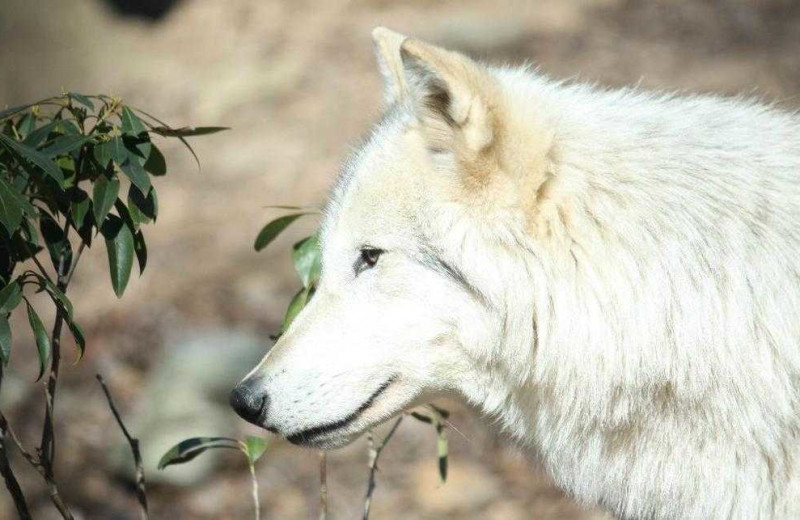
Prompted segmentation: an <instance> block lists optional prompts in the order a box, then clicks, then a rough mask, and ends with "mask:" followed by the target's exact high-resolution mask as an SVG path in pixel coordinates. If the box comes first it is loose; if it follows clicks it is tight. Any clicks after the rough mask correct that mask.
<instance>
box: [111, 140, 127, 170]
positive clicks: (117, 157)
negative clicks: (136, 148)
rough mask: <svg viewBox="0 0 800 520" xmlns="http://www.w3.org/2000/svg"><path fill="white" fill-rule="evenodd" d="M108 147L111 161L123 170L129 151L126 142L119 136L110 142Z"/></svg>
mask: <svg viewBox="0 0 800 520" xmlns="http://www.w3.org/2000/svg"><path fill="white" fill-rule="evenodd" d="M108 146H109V153H110V154H111V159H113V160H114V162H115V163H116V164H117V166H119V167H120V168H121V167H122V163H124V162H125V161H127V160H128V150H127V148H125V141H123V140H122V137H120V136H118V135H117V136H114V137H112V138H111V140H110V141H108Z"/></svg>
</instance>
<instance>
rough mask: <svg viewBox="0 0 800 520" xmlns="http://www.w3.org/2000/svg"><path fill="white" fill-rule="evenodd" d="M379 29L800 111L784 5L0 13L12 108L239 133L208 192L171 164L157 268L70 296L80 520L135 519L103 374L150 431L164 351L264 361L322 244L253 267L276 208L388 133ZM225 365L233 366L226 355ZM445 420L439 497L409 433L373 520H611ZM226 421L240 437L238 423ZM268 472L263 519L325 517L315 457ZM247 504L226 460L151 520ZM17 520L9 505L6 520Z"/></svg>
mask: <svg viewBox="0 0 800 520" xmlns="http://www.w3.org/2000/svg"><path fill="white" fill-rule="evenodd" d="M379 24H380V25H387V26H390V27H392V28H394V29H396V30H399V31H401V32H406V33H409V34H413V35H416V36H418V37H421V38H425V39H429V40H431V41H434V42H437V43H440V44H443V45H446V46H450V47H453V48H456V49H460V50H463V51H466V52H469V53H471V54H473V55H475V56H478V57H481V58H485V59H487V60H489V61H492V62H512V63H522V62H524V61H530V62H532V63H535V64H537V65H540V66H541V68H542V70H544V71H546V72H547V73H550V74H552V75H554V76H557V77H564V78H567V77H579V78H581V79H583V80H587V81H596V82H599V83H601V84H605V85H610V86H617V85H625V84H632V83H637V84H639V85H641V86H643V87H645V88H656V89H668V90H691V91H718V92H722V93H728V94H734V93H747V94H754V95H758V96H763V97H765V98H768V99H775V100H778V101H780V102H781V103H783V104H784V105H785V106H788V107H797V106H798V105H800V99H799V98H798V97H797V94H798V92H800V52H798V49H800V3H798V2H795V1H792V0H761V1H758V2H757V1H755V0H753V1H745V0H730V1H721V0H717V1H703V2H700V1H696V2H689V1H668V0H657V1H656V0H653V1H632V0H630V1H623V0H574V1H559V0H541V1H539V2H524V1H522V0H520V1H495V2H481V1H478V0H462V1H458V2H440V1H434V0H409V1H402V2H401V1H395V2H392V1H387V0H353V1H337V0H334V1H326V2H311V1H303V0H300V1H293V2H280V1H277V0H266V1H257V0H231V1H228V2H219V1H213V0H184V1H182V2H179V3H178V4H177V6H176V7H175V9H173V10H171V11H170V12H169V13H168V14H167V15H166V17H164V18H163V19H161V20H159V21H157V22H147V21H143V20H138V19H132V18H130V17H123V16H121V15H119V14H117V13H115V12H113V11H111V10H110V9H109V8H108V7H106V5H105V4H104V3H102V2H100V1H99V0H95V1H92V0H70V1H63V2H46V3H45V2H30V1H25V0H5V2H4V3H3V6H2V8H0V49H2V50H0V68H1V69H2V70H3V71H4V72H5V74H3V76H2V77H1V78H0V105H5V104H8V105H15V104H18V103H22V102H25V101H30V100H33V99H38V98H40V97H45V96H47V95H50V94H53V93H59V92H60V91H62V89H64V90H71V91H78V92H89V93H93V92H103V93H109V94H116V95H119V96H121V97H122V98H123V99H125V100H126V101H128V102H130V103H131V104H134V105H137V106H141V107H145V108H146V109H148V111H150V112H152V113H155V114H158V115H160V116H162V117H163V118H164V119H166V120H167V121H169V122H171V123H172V124H173V125H177V126H181V125H226V126H230V127H232V128H233V129H232V130H231V131H229V132H226V133H224V134H219V135H217V136H213V137H207V138H198V139H196V140H194V141H193V142H192V143H193V145H194V146H195V149H196V151H197V153H198V155H199V156H200V158H201V160H202V163H203V169H202V172H200V173H198V172H197V170H196V168H195V167H194V165H193V162H192V159H191V157H190V156H189V155H188V154H187V153H185V151H183V150H182V149H180V147H178V146H176V145H174V144H171V143H165V151H166V153H167V157H168V161H169V163H170V166H171V172H172V173H171V174H170V175H169V176H168V177H167V178H164V179H161V180H159V181H158V183H157V187H158V190H159V194H160V195H159V198H160V200H161V207H162V211H161V215H160V218H159V221H158V224H157V225H156V226H155V227H153V228H152V229H148V230H147V231H146V232H147V237H148V241H149V249H150V264H149V266H148V270H147V272H146V273H145V275H144V276H143V277H142V278H141V279H137V280H134V281H132V283H131V286H130V288H129V289H128V292H127V294H126V295H125V297H124V299H122V300H119V301H118V300H117V299H116V298H115V297H114V295H113V292H112V291H111V288H110V284H109V283H108V281H107V275H106V273H105V272H104V270H105V262H106V260H105V253H104V251H103V249H102V248H95V249H94V250H92V251H90V253H89V254H88V255H86V261H85V265H82V267H81V268H80V269H79V271H78V274H77V276H76V282H75V290H74V294H73V301H76V302H77V308H78V313H79V314H78V316H79V318H80V320H82V322H83V323H84V324H85V327H86V332H87V335H88V337H89V338H90V339H89V352H88V355H87V357H86V359H84V361H83V362H82V363H80V364H79V365H76V366H70V365H69V364H67V365H66V366H65V368H64V380H63V385H62V391H61V393H60V395H59V403H58V405H59V410H60V414H59V418H58V427H59V432H60V435H59V438H60V444H59V452H58V455H59V464H58V474H59V476H60V477H61V479H62V481H63V488H64V493H65V495H66V497H67V499H68V500H69V501H70V503H72V504H74V507H75V509H76V511H78V512H79V514H80V516H81V517H82V518H103V519H133V518H136V509H135V502H134V500H133V498H132V494H131V492H130V487H129V483H128V482H127V481H126V480H125V479H124V478H121V477H117V476H112V475H115V474H116V473H115V471H114V470H113V467H114V466H113V465H112V463H111V462H110V459H112V458H113V457H111V456H110V454H111V453H112V452H115V450H117V449H118V448H119V447H120V446H121V445H122V444H123V440H122V438H121V436H120V435H119V432H118V431H117V430H116V429H115V428H116V427H115V425H114V423H113V422H112V419H111V417H110V415H109V413H108V410H107V409H106V408H105V405H104V402H103V399H102V395H101V394H100V393H99V390H98V388H97V387H96V384H95V383H94V381H93V375H94V373H95V372H97V371H101V372H103V373H104V374H105V376H106V378H107V379H108V380H109V382H110V383H111V386H112V390H113V391H114V392H115V394H116V395H117V399H118V401H119V404H120V407H121V408H122V410H123V413H126V414H133V413H138V414H140V415H141V414H145V415H146V414H147V410H141V408H142V405H141V403H142V399H143V397H142V394H143V390H142V389H143V387H144V385H145V384H146V381H147V380H148V375H149V374H150V373H151V372H152V370H153V369H154V368H155V367H157V366H158V364H159V363H160V362H161V361H159V360H161V359H163V358H164V357H165V356H168V355H169V349H170V346H171V344H172V343H171V341H172V340H171V339H170V338H173V337H175V336H176V335H180V334H184V333H189V332H191V331H195V330H198V329H199V330H203V329H207V328H225V329H230V330H237V331H249V332H252V333H255V334H257V335H259V336H260V337H263V338H264V339H263V341H264V344H265V345H266V344H267V341H268V340H267V335H268V333H269V332H272V331H274V330H275V329H276V327H277V324H278V323H279V322H280V318H281V315H282V311H283V309H284V308H285V306H286V304H287V302H288V299H289V298H290V295H291V293H292V292H293V290H294V288H295V285H296V282H295V279H294V276H293V273H292V268H291V263H290V259H289V256H288V255H287V254H286V248H287V246H288V245H289V244H291V243H292V241H293V240H296V239H297V238H299V237H301V236H303V233H306V232H308V231H309V230H311V229H313V227H314V222H313V219H309V220H308V221H307V222H304V223H302V224H300V225H298V226H297V229H294V230H293V231H292V232H291V233H289V234H287V236H286V237H283V238H281V239H279V241H278V242H277V243H276V244H275V245H274V247H271V248H270V249H269V250H268V251H266V252H265V253H262V254H255V253H254V252H253V251H252V247H251V244H252V240H253V238H254V237H255V235H256V233H257V232H258V230H259V228H260V226H261V225H263V223H265V222H266V221H267V220H268V219H270V218H271V217H272V216H274V211H272V210H268V209H265V206H266V205H269V204H299V205H309V206H318V205H319V204H320V203H321V201H322V200H323V199H324V196H325V193H326V190H327V188H328V186H329V185H330V183H331V180H332V178H333V175H334V174H335V172H336V170H337V167H338V164H339V162H340V161H341V160H342V158H343V156H344V155H345V154H346V152H347V149H348V145H349V144H352V143H354V142H356V141H357V140H358V138H359V135H360V134H362V133H363V132H364V131H365V130H366V129H367V128H368V126H369V123H370V121H371V120H373V119H374V118H375V117H376V116H377V115H378V111H379V98H380V82H379V77H378V74H377V72H376V70H375V67H374V64H373V60H372V50H371V45H370V39H369V32H370V29H371V28H372V27H373V26H375V25H379ZM32 350H33V349H32V346H31V340H30V338H25V337H22V338H21V339H20V340H18V344H17V345H15V353H16V354H15V359H14V362H13V363H12V374H11V375H10V376H9V377H8V378H7V379H9V380H10V381H11V382H10V383H7V387H4V395H3V396H2V403H3V406H4V410H6V411H7V412H9V414H10V415H11V418H12V422H13V423H14V424H15V425H17V430H18V431H19V433H20V434H21V435H22V436H23V437H24V438H25V439H28V440H29V442H30V444H32V439H33V438H34V437H35V434H36V428H38V426H37V425H38V424H39V421H40V420H41V415H42V409H41V403H40V401H41V399H40V398H41V388H40V385H36V384H33V383H32V380H33V377H34V376H35V374H34V366H33V363H32V354H31V352H32ZM217 355H218V356H220V357H223V356H225V355H226V352H225V348H224V346H221V348H220V350H219V353H218V354H217ZM212 361H213V360H212ZM238 375H240V374H233V375H231V376H230V377H232V378H233V379H235V378H236V377H238ZM164 398H165V399H168V398H169V396H164ZM137 407H138V412H137V411H136V410H137ZM450 407H451V408H453V409H454V410H455V413H454V415H453V418H452V422H453V424H454V425H455V426H456V427H457V428H458V430H459V431H460V432H461V434H458V433H455V432H451V434H450V438H451V457H450V458H451V471H450V479H449V482H448V483H447V484H446V485H444V486H441V485H439V484H438V482H437V474H436V461H435V444H434V440H433V437H432V433H431V431H429V430H430V429H429V428H428V427H426V426H425V425H422V424H413V425H412V424H407V425H404V426H403V428H402V429H401V430H400V432H399V434H398V436H397V437H396V438H395V440H393V442H392V444H391V445H390V446H389V448H387V450H386V452H385V455H384V456H385V458H384V459H383V460H382V464H381V467H382V471H381V473H380V477H379V478H380V480H379V488H378V490H377V494H376V498H375V503H374V507H373V518H380V519H404V520H410V519H429V518H460V519H476V520H477V519H503V520H508V519H528V518H533V519H542V520H544V519H590V518H597V519H599V518H605V516H604V514H603V513H602V512H599V511H598V510H594V509H584V508H581V507H579V506H577V505H575V504H574V503H573V502H572V501H571V500H570V499H569V498H567V497H564V496H563V495H562V494H561V493H560V492H559V491H557V490H556V489H555V488H554V487H553V486H552V484H551V483H550V481H549V480H548V478H547V477H546V476H544V475H543V474H542V473H541V471H539V470H538V469H537V468H536V465H535V462H533V461H529V460H526V459H525V458H524V457H523V456H522V455H520V454H519V453H517V452H516V451H515V450H514V448H512V447H510V446H508V445H507V444H506V443H504V442H502V439H500V438H499V436H498V435H497V434H496V433H493V431H492V430H491V429H489V428H488V427H487V426H486V425H485V423H484V422H482V421H480V420H479V418H478V417H477V416H476V415H475V414H473V413H471V412H470V411H469V410H466V409H464V408H462V407H460V406H459V405H457V404H455V403H450ZM229 421H230V422H231V424H236V428H238V429H241V430H242V431H244V430H245V429H246V428H245V427H244V426H243V425H241V424H239V423H240V422H237V421H236V420H235V419H234V416H233V414H232V413H231V414H230V419H229ZM407 422H409V423H411V422H413V421H407ZM250 432H251V433H252V430H250ZM197 433H198V434H213V433H215V432H208V431H205V432H197ZM123 447H124V446H123ZM329 460H330V462H329V465H330V472H329V473H330V474H329V482H330V496H331V518H356V517H359V514H360V513H359V512H360V508H361V507H362V505H361V499H362V495H363V492H364V489H365V486H366V462H367V459H366V453H365V444H364V441H360V442H359V443H356V445H354V446H351V447H349V448H347V449H345V450H342V451H339V452H335V453H333V454H331V455H330V457H329ZM14 462H15V463H16V466H17V467H18V468H20V473H21V477H22V481H23V485H24V486H25V488H26V490H28V492H29V496H30V497H31V500H32V503H33V506H34V510H35V517H36V518H56V516H55V513H54V511H53V509H52V507H51V506H50V505H49V502H48V500H47V497H46V494H45V493H44V490H43V489H41V487H40V486H39V484H38V481H37V479H36V478H35V475H34V474H32V473H31V472H30V471H28V470H27V469H26V468H24V466H23V465H22V463H21V461H20V460H18V459H15V460H14ZM168 471H169V470H168ZM258 471H259V477H260V481H261V493H260V494H261V500H262V506H263V517H264V518H267V519H271V518H280V519H300V518H314V517H316V515H317V501H318V498H317V478H318V477H317V454H316V453H314V452H311V451H305V450H299V449H296V448H293V447H291V446H289V445H287V444H285V443H283V442H281V441H275V443H274V445H273V446H272V448H271V449H270V451H269V453H268V455H267V456H266V458H265V459H264V460H263V462H262V463H261V464H260V466H259V470H258ZM248 486H249V480H248V475H247V471H246V468H245V467H244V465H243V464H242V462H241V461H239V460H238V459H237V458H236V457H235V456H226V457H222V458H221V459H219V463H218V465H217V467H216V469H214V470H213V471H212V472H211V473H210V474H208V475H207V476H205V477H204V478H203V479H202V480H201V481H200V482H197V483H195V484H193V485H191V486H185V487H184V486H179V485H176V484H163V483H162V484H154V486H152V489H151V494H150V498H151V503H152V513H153V514H152V517H153V518H164V519H167V518H169V519H176V520H177V519H211V518H215V519H225V518H231V519H233V518H249V517H250V515H251V512H250V507H251V505H250V502H249V488H248ZM12 517H13V510H12V509H11V508H10V504H9V500H8V496H7V495H6V494H5V493H4V492H0V518H12Z"/></svg>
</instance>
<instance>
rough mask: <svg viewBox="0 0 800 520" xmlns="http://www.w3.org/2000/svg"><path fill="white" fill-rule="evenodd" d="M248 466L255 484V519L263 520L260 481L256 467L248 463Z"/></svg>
mask: <svg viewBox="0 0 800 520" xmlns="http://www.w3.org/2000/svg"><path fill="white" fill-rule="evenodd" d="M248 466H250V480H252V482H253V508H254V509H255V514H254V515H253V517H254V518H255V520H260V519H261V505H260V504H259V502H258V479H257V478H256V466H255V464H253V463H252V462H249V461H248Z"/></svg>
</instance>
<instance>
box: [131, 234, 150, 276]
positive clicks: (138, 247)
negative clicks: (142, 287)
mask: <svg viewBox="0 0 800 520" xmlns="http://www.w3.org/2000/svg"><path fill="white" fill-rule="evenodd" d="M133 248H134V251H135V252H136V262H137V263H138V264H139V276H142V274H143V273H144V268H145V267H147V243H145V241H144V234H142V232H141V231H137V232H136V234H135V235H134V236H133Z"/></svg>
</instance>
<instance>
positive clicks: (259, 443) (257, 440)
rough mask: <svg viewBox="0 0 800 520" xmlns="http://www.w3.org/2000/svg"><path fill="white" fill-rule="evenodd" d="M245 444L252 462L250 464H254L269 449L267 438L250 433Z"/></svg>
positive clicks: (246, 453)
mask: <svg viewBox="0 0 800 520" xmlns="http://www.w3.org/2000/svg"><path fill="white" fill-rule="evenodd" d="M244 445H245V447H246V449H247V451H246V452H245V455H247V460H248V461H249V462H250V465H253V464H255V463H256V461H258V459H260V458H261V456H262V455H263V454H264V452H265V451H267V447H268V446H269V443H268V442H267V439H265V438H263V437H254V436H252V435H248V436H247V437H245V438H244Z"/></svg>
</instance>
